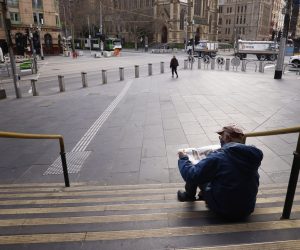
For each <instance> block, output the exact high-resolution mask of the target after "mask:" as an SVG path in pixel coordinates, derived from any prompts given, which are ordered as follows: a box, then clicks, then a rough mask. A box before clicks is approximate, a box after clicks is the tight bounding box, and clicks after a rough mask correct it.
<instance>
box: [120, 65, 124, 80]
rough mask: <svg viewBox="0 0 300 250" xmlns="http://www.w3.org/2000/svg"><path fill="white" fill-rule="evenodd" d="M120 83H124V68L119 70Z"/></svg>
mask: <svg viewBox="0 0 300 250" xmlns="http://www.w3.org/2000/svg"><path fill="white" fill-rule="evenodd" d="M119 75H120V81H124V68H123V67H120V68H119Z"/></svg>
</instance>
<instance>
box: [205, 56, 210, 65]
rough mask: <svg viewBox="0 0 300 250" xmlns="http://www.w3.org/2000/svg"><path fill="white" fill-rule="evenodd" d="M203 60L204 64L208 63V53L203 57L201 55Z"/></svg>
mask: <svg viewBox="0 0 300 250" xmlns="http://www.w3.org/2000/svg"><path fill="white" fill-rule="evenodd" d="M203 62H204V63H205V64H209V63H210V57H209V56H208V55H206V56H204V57H203Z"/></svg>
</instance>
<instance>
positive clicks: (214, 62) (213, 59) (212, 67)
mask: <svg viewBox="0 0 300 250" xmlns="http://www.w3.org/2000/svg"><path fill="white" fill-rule="evenodd" d="M215 65H216V59H215V58H212V59H211V63H210V68H211V69H215Z"/></svg>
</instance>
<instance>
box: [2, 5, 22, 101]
mask: <svg viewBox="0 0 300 250" xmlns="http://www.w3.org/2000/svg"><path fill="white" fill-rule="evenodd" d="M0 4H1V7H2V16H3V18H4V30H5V35H6V41H7V46H8V52H9V58H10V65H11V70H12V75H13V81H14V87H15V92H16V97H17V98H21V97H22V94H21V90H20V83H19V77H18V75H17V68H16V61H15V55H14V52H13V48H12V40H11V35H10V30H9V28H8V27H9V26H10V18H8V17H9V15H8V12H7V3H6V0H0Z"/></svg>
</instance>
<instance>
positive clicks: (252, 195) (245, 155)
mask: <svg viewBox="0 0 300 250" xmlns="http://www.w3.org/2000/svg"><path fill="white" fill-rule="evenodd" d="M262 157H263V154H262V152H261V151H260V150H259V149H257V148H256V147H254V146H247V145H244V144H240V143H227V144H225V145H224V146H223V147H222V148H221V149H220V150H217V151H216V152H213V153H211V154H209V155H208V156H207V158H206V159H204V160H202V161H200V162H199V163H198V164H196V165H195V166H193V167H190V168H186V167H185V166H186V165H187V164H186V163H184V158H183V159H182V160H180V161H182V162H181V163H179V168H180V172H181V174H182V176H183V178H184V179H185V181H187V182H194V183H197V185H200V186H201V185H205V189H204V192H203V195H204V200H205V201H206V202H207V204H208V207H209V208H210V209H211V210H213V211H214V212H216V213H218V214H221V215H222V216H224V217H228V218H232V219H235V218H241V217H245V216H247V215H249V214H251V213H252V212H253V210H254V207H255V202H256V195H257V191H258V186H259V175H258V172H257V171H258V167H259V166H260V163H261V160H262ZM180 165H181V166H180Z"/></svg>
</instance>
